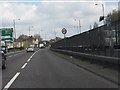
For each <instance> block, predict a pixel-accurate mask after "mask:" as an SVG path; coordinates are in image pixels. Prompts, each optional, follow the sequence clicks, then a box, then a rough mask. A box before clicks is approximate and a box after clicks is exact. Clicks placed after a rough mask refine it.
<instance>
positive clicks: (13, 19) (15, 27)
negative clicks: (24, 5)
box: [13, 19, 20, 39]
mask: <svg viewBox="0 0 120 90" xmlns="http://www.w3.org/2000/svg"><path fill="white" fill-rule="evenodd" d="M17 20H20V19H17ZM13 26H14V33H15V39H16V26H15V19H13Z"/></svg>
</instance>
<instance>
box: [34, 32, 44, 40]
mask: <svg viewBox="0 0 120 90" xmlns="http://www.w3.org/2000/svg"><path fill="white" fill-rule="evenodd" d="M34 38H35V39H38V41H39V42H42V38H41V36H40V35H39V34H35V35H34Z"/></svg>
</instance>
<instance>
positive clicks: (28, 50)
mask: <svg viewBox="0 0 120 90" xmlns="http://www.w3.org/2000/svg"><path fill="white" fill-rule="evenodd" d="M27 52H35V49H34V47H33V46H29V47H28V48H27Z"/></svg>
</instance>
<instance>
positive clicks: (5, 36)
mask: <svg viewBox="0 0 120 90" xmlns="http://www.w3.org/2000/svg"><path fill="white" fill-rule="evenodd" d="M0 36H1V40H2V41H13V28H2V29H0Z"/></svg>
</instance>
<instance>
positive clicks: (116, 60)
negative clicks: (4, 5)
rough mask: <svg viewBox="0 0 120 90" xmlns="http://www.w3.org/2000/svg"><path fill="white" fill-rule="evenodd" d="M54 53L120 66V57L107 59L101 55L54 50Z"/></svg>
mask: <svg viewBox="0 0 120 90" xmlns="http://www.w3.org/2000/svg"><path fill="white" fill-rule="evenodd" d="M51 50H52V51H56V52H60V53H64V54H67V55H71V56H77V57H81V58H88V59H92V60H98V61H102V62H106V63H107V62H108V63H112V64H117V65H119V64H120V58H118V57H106V56H100V55H93V54H86V53H79V52H73V51H68V50H60V49H52V48H51Z"/></svg>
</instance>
